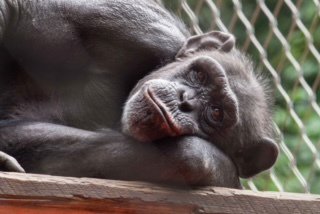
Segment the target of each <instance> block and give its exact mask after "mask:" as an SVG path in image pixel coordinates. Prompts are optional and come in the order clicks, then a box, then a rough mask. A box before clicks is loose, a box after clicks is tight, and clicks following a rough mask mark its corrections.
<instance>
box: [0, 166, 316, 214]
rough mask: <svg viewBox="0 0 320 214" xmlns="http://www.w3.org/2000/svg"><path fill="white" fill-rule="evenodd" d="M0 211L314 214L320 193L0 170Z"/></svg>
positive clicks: (45, 213) (24, 212)
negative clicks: (186, 186)
mask: <svg viewBox="0 0 320 214" xmlns="http://www.w3.org/2000/svg"><path fill="white" fill-rule="evenodd" d="M0 184H1V185H0V214H2V213H3V214H8V213H10V214H11V213H15V214H16V213H17V214H20V213H21V214H28V213H44V214H49V213H50V214H51V213H52V214H53V213H77V214H79V213H80V214H87V213H246V214H250V213H259V214H260V213H261V214H263V213H272V214H275V213H303V214H305V213H320V195H311V194H293V193H278V192H252V191H249V190H235V189H226V188H218V187H206V188H197V189H187V190H186V189H179V188H173V187H166V186H159V185H155V184H151V183H144V182H128V181H115V180H103V179H90V178H70V177H58V176H48V175H35V174H19V173H4V172H3V173H0Z"/></svg>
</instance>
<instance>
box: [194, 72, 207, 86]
mask: <svg viewBox="0 0 320 214" xmlns="http://www.w3.org/2000/svg"><path fill="white" fill-rule="evenodd" d="M206 80H207V74H206V73H205V72H203V71H192V72H191V81H192V82H194V83H198V84H205V82H206Z"/></svg>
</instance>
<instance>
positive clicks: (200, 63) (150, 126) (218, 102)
mask: <svg viewBox="0 0 320 214" xmlns="http://www.w3.org/2000/svg"><path fill="white" fill-rule="evenodd" d="M233 46H234V39H233V37H232V36H231V35H229V34H225V33H221V32H211V33H207V34H205V35H202V36H200V37H199V36H195V37H191V38H190V39H189V40H188V42H186V44H185V45H184V46H183V47H182V48H181V50H180V51H179V53H178V55H177V60H176V62H173V63H171V64H169V65H167V66H165V67H163V68H161V69H159V70H157V71H154V72H152V73H151V74H150V75H148V76H146V77H145V78H143V79H142V80H141V81H140V82H139V83H138V84H137V85H136V87H135V88H134V89H133V91H132V92H131V94H130V97H129V99H128V101H127V102H126V105H125V108H124V115H123V118H122V124H123V131H124V132H125V133H127V134H128V135H131V136H133V137H134V138H136V139H138V140H140V141H144V142H152V141H154V140H157V139H162V138H163V137H169V136H170V137H177V136H182V135H195V136H198V137H201V138H203V139H206V140H208V141H210V142H212V143H214V144H215V145H217V146H218V147H219V148H221V149H222V150H223V151H224V152H225V153H226V154H227V155H228V156H229V157H231V158H232V159H233V161H234V162H235V164H236V165H237V167H238V172H239V175H240V176H242V177H250V176H253V175H255V174H257V173H259V172H260V171H262V170H265V169H268V168H270V167H271V166H272V165H273V164H274V162H275V160H276V158H277V155H278V147H277V145H276V144H275V143H274V141H273V140H272V138H273V137H274V136H273V126H272V115H271V112H270V104H269V103H268V102H270V100H268V99H269V98H268V96H269V95H268V94H267V92H266V91H265V89H264V88H263V85H264V84H265V83H264V82H263V81H264V80H262V79H261V78H260V79H259V77H257V76H255V74H254V73H253V67H252V65H251V62H250V60H249V59H248V58H247V57H245V56H244V55H243V54H242V53H240V52H239V51H237V50H235V49H233Z"/></svg>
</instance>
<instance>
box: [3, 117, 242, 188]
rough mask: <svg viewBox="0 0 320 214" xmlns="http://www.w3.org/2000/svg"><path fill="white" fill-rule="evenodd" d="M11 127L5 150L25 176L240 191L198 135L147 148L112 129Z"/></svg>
mask: <svg viewBox="0 0 320 214" xmlns="http://www.w3.org/2000/svg"><path fill="white" fill-rule="evenodd" d="M11 123H12V124H10V122H6V124H2V126H1V128H0V141H1V145H0V150H1V151H4V152H7V153H8V154H10V155H13V156H14V157H15V158H16V159H17V160H18V161H19V163H20V164H21V165H22V166H23V167H24V169H25V170H26V172H33V173H44V174H55V175H64V176H81V177H84V176H85V177H97V178H110V179H126V180H145V181H155V182H164V183H173V184H185V185H216V186H228V187H236V188H238V187H239V179H238V176H237V174H236V170H235V167H234V165H233V164H232V163H231V161H230V160H229V159H228V158H227V157H226V156H224V155H223V154H222V153H221V152H220V151H219V150H218V149H217V148H216V147H214V146H213V145H212V144H210V143H208V142H206V141H204V140H202V139H200V138H197V137H182V138H177V139H168V140H165V141H166V142H164V141H163V142H157V143H155V144H150V143H148V144H143V143H139V142H135V141H134V140H132V139H129V138H127V137H125V136H123V135H122V134H121V133H118V132H115V131H112V130H105V131H104V132H91V131H85V130H81V129H76V128H71V127H67V126H62V125H55V124H50V123H40V122H17V121H15V122H11Z"/></svg>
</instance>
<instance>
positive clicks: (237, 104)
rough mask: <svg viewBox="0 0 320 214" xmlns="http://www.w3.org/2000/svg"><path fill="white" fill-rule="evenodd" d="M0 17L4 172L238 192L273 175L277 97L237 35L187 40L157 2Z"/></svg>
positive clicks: (27, 8) (21, 1) (56, 1)
mask: <svg viewBox="0 0 320 214" xmlns="http://www.w3.org/2000/svg"><path fill="white" fill-rule="evenodd" d="M0 8H1V11H2V16H1V17H0V29H1V31H0V39H1V41H2V44H1V49H0V53H1V55H0V56H1V57H0V72H1V73H0V77H1V79H0V88H1V91H0V107H1V108H0V119H1V122H0V150H1V151H3V152H5V153H1V154H3V155H2V156H1V157H2V158H3V161H2V163H3V164H2V166H3V168H7V169H9V170H16V171H22V169H21V168H19V165H18V164H17V163H15V162H14V161H10V160H12V157H14V158H16V159H17V160H18V162H19V163H20V164H21V165H22V167H23V168H24V169H25V170H26V172H34V173H46V174H56V175H68V176H87V177H99V178H113V179H129V180H147V181H157V182H165V183H176V184H188V185H208V184H209V185H217V186H227V187H236V188H238V187H239V186H240V184H239V179H238V175H240V176H241V177H248V176H252V175H254V174H256V173H258V172H260V171H262V170H265V169H267V168H269V167H270V166H271V165H272V164H273V163H274V161H275V159H276V156H277V152H278V150H277V146H276V145H275V144H274V143H273V140H272V138H273V129H272V121H271V116H270V115H271V114H270V111H269V110H270V108H269V106H268V105H267V104H268V97H267V94H266V93H265V91H264V89H263V87H262V86H261V84H262V83H261V81H258V80H257V78H255V76H254V75H253V73H252V71H253V68H252V65H251V63H250V61H249V60H248V59H247V58H246V57H245V56H244V55H243V54H241V53H240V52H239V51H237V50H235V49H233V46H234V40H233V37H232V36H230V35H229V34H225V33H221V32H212V33H208V34H205V35H202V36H195V37H191V38H190V39H187V38H188V37H190V34H189V33H188V31H187V30H186V27H185V26H184V25H183V24H182V23H181V22H180V21H179V19H177V18H176V17H174V16H173V15H172V14H170V13H169V12H168V11H166V10H165V9H163V8H162V7H161V6H159V5H158V4H157V3H155V2H153V1H149V0H141V1H134V0H110V1H107V0H96V1H85V0H48V1H36V0H11V1H9V0H8V1H2V2H0ZM177 53H178V54H177ZM175 57H176V58H175ZM172 61H175V62H173V63H169V62H172ZM166 64H168V65H166ZM165 65H166V66H165ZM156 68H159V69H158V70H156V71H154V72H151V74H150V75H147V74H148V73H149V72H150V71H152V70H154V69H156ZM146 75H147V76H146ZM143 77H144V78H143ZM140 79H142V80H141V81H139V83H138V84H137V85H136V87H135V88H134V89H133V91H132V92H131V94H130V96H129V100H128V102H127V104H126V105H125V108H124V112H123V109H122V106H123V105H124V103H125V100H126V98H128V95H129V93H130V91H131V89H132V88H133V87H134V85H135V84H136V83H137V82H138V80H140ZM144 103H145V104H146V106H143V104H144ZM151 105H152V106H153V107H154V108H150V107H149V106H151ZM122 112H123V113H122ZM121 115H123V117H122V124H123V131H124V132H125V133H126V134H128V135H130V136H131V137H133V138H135V139H136V140H134V139H132V138H131V137H130V136H126V135H124V134H122V133H121V132H120V129H121V124H120V120H121ZM140 141H148V142H149V141H155V142H153V143H142V142H140ZM218 148H219V149H218ZM220 149H221V150H222V151H223V152H224V153H225V154H227V156H226V155H225V154H224V153H223V152H221V151H220ZM1 154H0V155H1ZM7 154H8V155H11V156H12V157H10V156H8V155H7ZM229 157H230V158H231V159H230V158H229ZM8 160H9V161H8ZM13 160H14V159H13ZM231 160H232V161H231Z"/></svg>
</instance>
